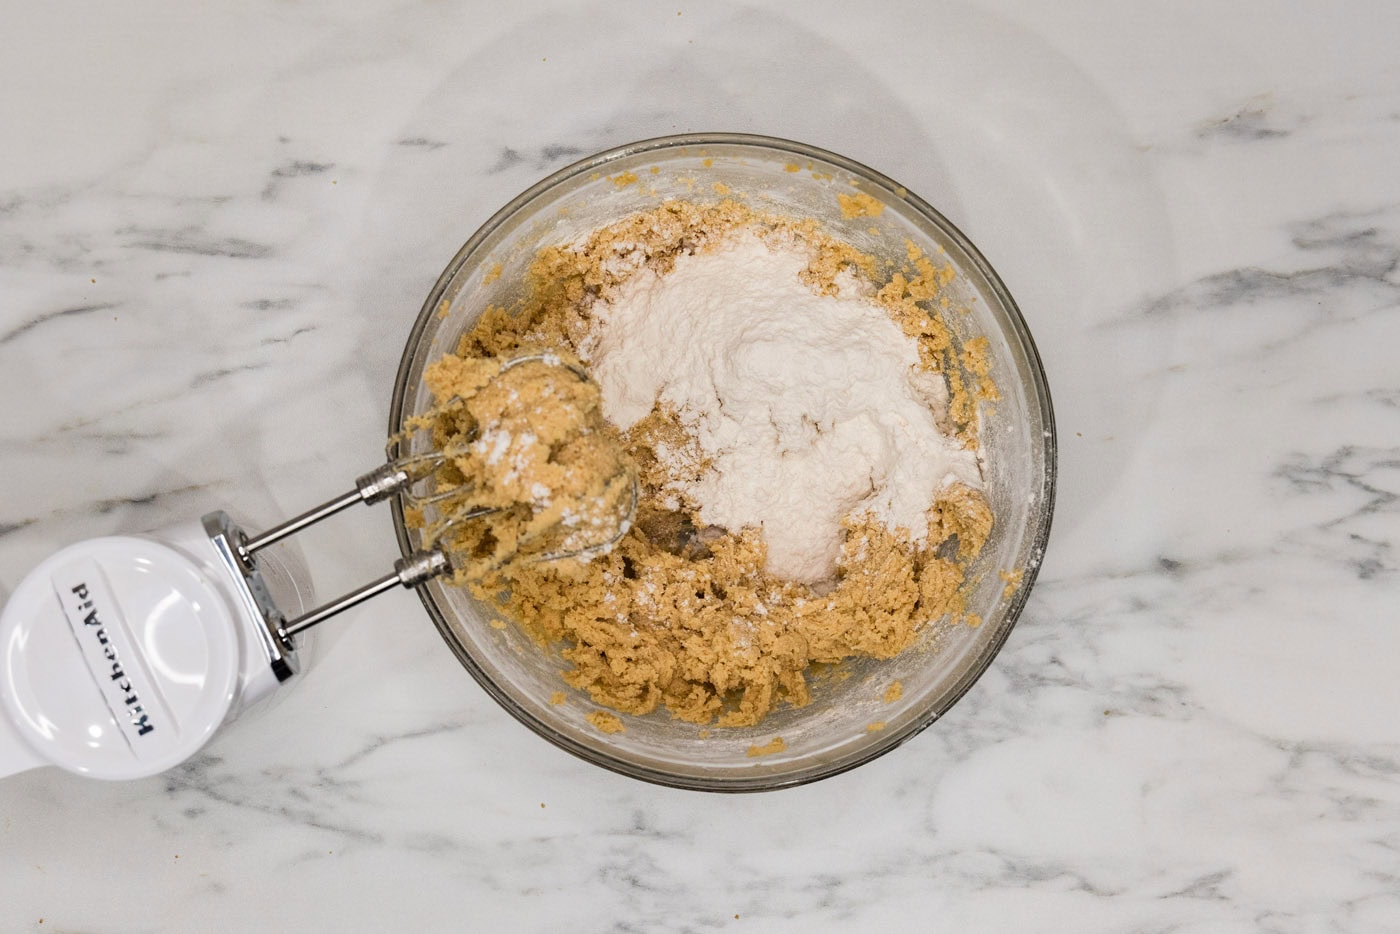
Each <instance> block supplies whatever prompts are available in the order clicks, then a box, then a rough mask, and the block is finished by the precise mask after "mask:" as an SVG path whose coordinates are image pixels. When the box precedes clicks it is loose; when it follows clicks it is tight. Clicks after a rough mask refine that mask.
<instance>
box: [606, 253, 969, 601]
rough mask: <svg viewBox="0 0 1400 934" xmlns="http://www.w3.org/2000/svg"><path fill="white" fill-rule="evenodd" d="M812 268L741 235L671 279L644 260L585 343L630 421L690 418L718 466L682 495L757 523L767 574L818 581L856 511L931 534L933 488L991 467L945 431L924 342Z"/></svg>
mask: <svg viewBox="0 0 1400 934" xmlns="http://www.w3.org/2000/svg"><path fill="white" fill-rule="evenodd" d="M808 261H809V259H808V255H807V253H806V252H805V251H804V250H803V249H802V247H801V246H800V245H798V244H795V243H794V244H792V245H777V246H773V245H769V244H768V243H765V242H764V241H763V240H760V239H759V238H758V237H757V236H756V235H754V234H752V233H750V232H747V231H745V232H742V233H739V234H735V235H733V236H732V237H731V238H730V239H729V240H728V241H726V242H725V243H724V244H722V245H721V246H719V247H718V248H717V249H715V250H713V251H711V252H706V253H701V254H697V255H681V256H679V257H677V258H676V262H675V267H674V268H673V269H672V270H671V271H670V272H669V273H667V274H666V275H664V276H658V275H657V274H656V273H654V272H653V271H652V270H650V269H641V270H640V271H638V272H637V273H636V274H635V275H633V276H632V277H631V278H630V279H628V280H627V281H626V282H625V283H623V285H622V286H621V287H620V289H619V290H618V293H617V294H616V295H614V296H613V298H612V300H611V301H609V302H599V303H598V304H597V305H595V306H594V314H595V316H596V321H597V324H596V325H595V326H594V329H593V331H592V333H591V334H590V337H589V340H587V341H586V342H585V345H584V346H583V347H582V348H581V350H582V351H583V354H584V356H585V358H586V359H587V361H588V362H589V363H590V364H591V366H592V372H593V376H594V377H595V378H596V379H597V381H598V383H599V385H600V387H601V388H602V393H603V412H604V414H605V415H606V416H607V418H608V419H609V420H610V421H612V422H613V423H614V424H616V425H617V426H619V427H620V428H623V429H626V428H628V427H630V426H631V425H632V424H633V423H635V422H636V421H637V420H638V419H640V418H642V417H644V416H646V415H647V414H648V413H649V412H650V411H651V410H652V407H653V405H654V404H655V403H656V402H657V401H658V400H660V401H662V402H664V403H667V404H668V405H669V406H671V407H672V408H673V409H674V410H675V411H676V412H677V413H678V415H679V417H680V420H681V422H682V424H683V425H684V426H685V427H686V429H687V430H688V431H689V432H690V433H691V435H692V436H693V437H694V439H695V441H696V442H697V445H698V448H699V451H700V452H701V456H702V458H707V459H709V461H710V465H711V466H710V467H709V469H707V470H705V471H703V472H702V473H701V475H700V478H699V480H698V482H693V483H686V484H684V485H681V486H680V487H678V489H677V490H676V492H677V493H679V494H680V495H681V496H683V497H685V498H686V499H687V500H688V501H689V502H690V503H691V504H692V505H693V506H694V507H696V508H697V509H698V511H699V515H700V519H701V520H702V521H703V522H705V523H707V524H711V525H718V526H723V527H725V528H727V529H730V530H738V529H741V528H745V527H752V526H758V527H761V528H762V530H763V534H764V538H765V540H766V541H767V544H768V564H767V570H768V571H769V572H770V573H773V574H775V575H778V576H780V577H784V578H788V579H790V580H796V581H803V582H807V583H815V582H817V581H821V580H824V579H826V578H829V577H831V576H832V574H833V573H834V572H835V570H836V563H837V559H838V558H839V556H840V550H841V541H842V530H841V520H842V518H844V517H845V516H847V515H848V514H851V513H861V512H869V513H872V514H873V515H874V516H876V517H878V519H879V520H880V521H881V522H882V523H883V524H884V525H885V526H887V527H888V528H890V529H895V528H903V529H906V530H908V532H909V533H910V535H911V537H912V538H913V539H914V540H916V541H920V540H922V539H924V538H925V537H926V534H927V517H926V513H927V511H928V508H929V506H930V505H931V504H932V502H933V500H934V497H935V495H936V494H937V492H938V491H939V490H940V489H942V488H943V487H945V486H947V485H949V484H951V483H954V482H962V483H965V484H967V485H969V486H973V487H980V486H981V476H980V471H979V469H978V464H977V456H976V454H975V453H974V452H972V451H969V450H967V449H966V448H964V447H963V446H962V445H961V444H959V443H958V442H957V441H956V440H954V439H952V438H949V437H947V436H946V435H944V434H943V433H942V432H941V431H940V430H939V425H938V419H939V418H942V417H943V415H944V413H945V412H946V410H947V388H946V385H945V384H944V381H943V378H942V377H941V376H939V375H937V374H931V373H928V372H926V371H922V370H919V369H918V368H917V364H918V361H919V353H918V346H917V344H916V343H915V341H914V339H913V338H911V337H908V336H907V335H905V334H904V332H903V331H901V330H900V328H899V326H898V325H897V324H895V323H894V321H893V320H891V318H890V317H889V315H888V313H887V312H886V311H885V310H884V309H883V308H881V307H880V306H879V305H878V304H876V303H875V301H874V300H873V299H872V298H871V297H870V295H869V292H870V290H869V287H868V286H864V287H863V284H858V283H856V282H855V281H854V280H853V279H850V280H845V281H843V282H842V283H841V284H842V288H841V291H840V294H839V295H837V296H823V295H818V294H816V293H815V292H814V291H813V290H812V289H811V288H810V287H809V286H808V285H807V284H806V283H804V282H802V280H801V279H800V278H798V274H799V273H800V272H801V271H802V270H803V269H804V268H805V267H806V266H807V263H808ZM662 453H663V457H673V458H681V457H684V456H685V455H683V454H681V453H680V452H662ZM693 456H694V455H693V454H692V455H690V457H692V458H693ZM675 466H679V464H676V465H675Z"/></svg>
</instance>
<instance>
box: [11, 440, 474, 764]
mask: <svg viewBox="0 0 1400 934" xmlns="http://www.w3.org/2000/svg"><path fill="white" fill-rule="evenodd" d="M414 479H415V478H414V477H412V476H411V475H410V473H409V472H408V471H407V470H404V469H403V468H402V467H400V466H399V465H397V464H392V463H391V464H387V465H385V466H384V467H381V468H379V469H378V470H376V471H373V472H371V473H369V474H366V475H365V476H364V477H361V478H360V479H359V480H358V481H357V483H356V488H355V490H354V491H352V492H350V493H347V494H345V495H344V496H341V497H338V498H336V499H334V500H331V501H330V502H328V503H325V504H323V505H321V506H319V507H317V508H316V509H313V510H310V511H309V512H306V513H303V514H302V515H301V516H298V517H297V518H295V519H292V520H290V521H289V522H286V523H283V524H282V525H280V526H277V527H276V528H274V529H271V530H269V531H267V532H265V533H263V534H262V535H259V536H256V537H252V538H250V537H248V536H247V535H246V534H245V533H244V532H243V531H242V530H241V529H240V528H239V527H238V526H237V525H235V524H234V523H233V521H232V520H231V519H230V518H229V517H228V515H227V514H226V513H223V512H214V513H210V514H209V515H207V516H205V517H204V518H203V519H202V520H200V521H197V522H187V523H183V524H181V525H177V526H173V527H171V528H168V529H164V530H161V531H158V532H152V533H149V534H147V535H141V536H113V537H108V538H96V539H90V540H88V541H84V542H79V543H77V544H75V545H71V546H69V547H67V548H65V549H63V550H62V551H59V552H58V553H56V554H54V555H52V556H50V557H49V558H48V559H47V560H45V561H44V562H42V563H41V564H40V565H39V566H38V567H37V568H35V569H34V570H33V571H31V572H30V573H29V575H28V576H27V577H25V578H24V580H22V581H21V582H20V584H19V586H18V587H17V588H16V589H15V592H14V594H13V595H12V596H11V597H10V600H9V602H8V603H6V605H5V607H4V609H3V611H0V777H3V776H6V775H11V774H14V773H16V772H22V771H25V770H27V769H31V768H35V767H37V766H42V765H57V766H59V767H61V768H64V769H67V770H69V771H71V772H76V773H78V774H80V775H86V776H89V777H92V778H106V779H130V778H141V777H143V776H147V775H154V774H156V773H158V772H162V771H164V770H166V769H168V768H171V767H172V766H175V765H178V764H179V763H181V762H183V761H184V760H186V759H188V758H189V757H190V756H192V755H194V754H195V753H196V752H198V751H199V749H200V748H201V747H203V746H204V744H205V743H207V742H208V741H209V739H210V738H211V737H212V736H213V735H214V733H215V732H216V731H217V730H218V729H219V728H220V727H221V726H223V725H224V724H225V723H228V722H230V721H232V720H233V719H234V718H236V717H237V716H238V715H239V714H240V713H241V712H243V711H244V710H246V709H247V708H248V707H250V706H252V705H253V704H256V703H257V702H258V701H260V700H262V699H263V698H265V697H267V696H268V695H270V694H271V693H272V692H273V691H274V690H275V689H276V688H277V687H278V686H280V685H281V684H282V683H283V682H285V681H287V679H289V678H291V677H292V676H293V675H294V674H296V673H297V671H298V661H297V647H296V642H295V637H296V636H297V634H298V633H301V632H304V631H305V630H306V629H309V628H310V627H311V626H314V625H316V624H317V623H319V622H321V621H323V620H325V619H328V618H330V617H331V616H333V615H335V614H336V613H339V612H341V611H342V610H345V609H348V608H349V607H351V606H354V605H355V604H357V603H359V602H361V601H363V600H367V599H369V598H370V597H372V596H374V595H376V594H378V593H382V592H383V591H385V590H388V589H390V588H392V587H395V586H397V585H400V584H402V585H404V586H410V587H411V586H415V585H417V584H419V583H422V582H423V581H425V580H428V579H429V578H431V577H434V576H436V575H438V574H441V573H443V572H445V571H447V570H448V569H449V562H448V559H447V557H446V555H445V554H443V553H442V552H441V551H436V550H433V551H424V552H419V553H417V554H414V555H411V556H409V557H407V558H403V559H400V560H399V561H398V562H396V563H395V570H394V573H392V574H389V575H386V576H385V577H383V578H381V579H379V580H377V581H375V582H373V583H371V584H368V585H366V586H365V587H362V588H360V589H358V590H356V591H354V592H352V593H350V594H347V595H345V596H344V597H342V598H340V599H339V600H335V601H333V602H331V603H328V604H326V605H325V606H322V607H320V608H318V609H315V610H312V611H310V612H301V611H303V610H304V609H305V607H306V605H307V603H309V601H310V599H311V595H310V593H309V592H303V591H309V587H307V585H306V584H305V581H306V580H307V577H306V574H305V571H304V569H302V568H300V567H299V566H295V562H296V559H295V558H294V557H293V556H292V555H291V554H289V553H286V552H285V550H275V551H274V552H268V551H265V550H264V549H266V548H267V547H268V546H269V545H272V544H273V543H275V542H277V541H279V540H281V539H283V538H285V537H287V536H289V535H291V534H293V533H295V532H297V531H300V530H301V529H304V528H306V527H307V526H309V525H312V524H314V523H316V522H319V521H321V520H322V519H325V518H326V517H328V516H330V515H333V514H334V513H337V512H339V511H341V510H342V509H345V508H347V507H349V506H352V505H354V504H356V503H361V502H363V503H373V502H378V501H379V500H381V499H384V498H386V497H388V496H390V495H392V494H394V493H397V492H400V491H402V490H404V489H405V488H407V487H408V486H409V485H410V484H411V483H412V482H414ZM299 582H300V583H299ZM269 584H271V586H269ZM274 592H276V593H278V594H279V596H280V599H282V601H283V602H284V603H288V605H289V608H291V609H292V610H293V611H294V612H296V613H298V614H299V615H297V616H295V617H294V618H291V619H289V618H288V617H287V615H285V614H284V612H283V610H282V608H280V607H279V606H278V604H277V602H276V601H275V600H274V598H273V593H274Z"/></svg>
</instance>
